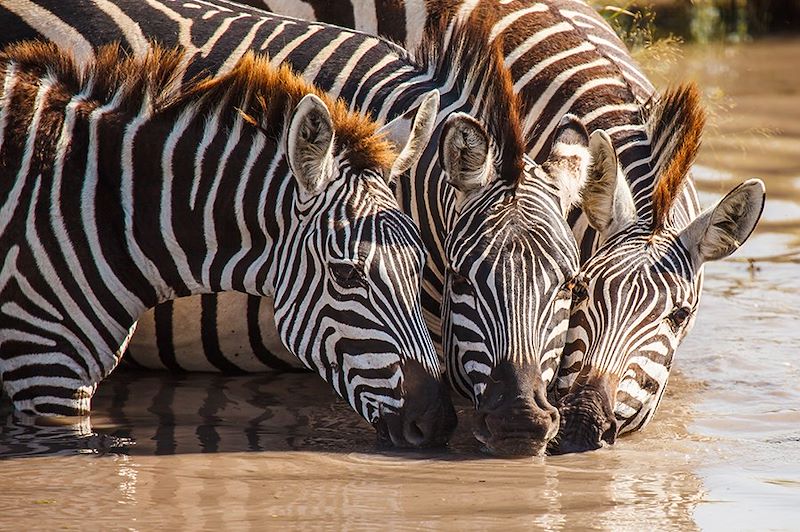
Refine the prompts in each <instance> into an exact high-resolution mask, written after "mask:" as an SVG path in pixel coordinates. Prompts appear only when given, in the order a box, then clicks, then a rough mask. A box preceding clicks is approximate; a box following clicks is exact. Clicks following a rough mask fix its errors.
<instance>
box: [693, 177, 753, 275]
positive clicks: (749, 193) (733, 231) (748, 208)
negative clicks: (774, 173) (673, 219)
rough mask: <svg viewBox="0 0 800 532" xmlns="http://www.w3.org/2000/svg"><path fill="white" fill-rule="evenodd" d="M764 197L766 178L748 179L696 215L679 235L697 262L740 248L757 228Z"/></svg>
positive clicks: (713, 258)
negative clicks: (762, 179)
mask: <svg viewBox="0 0 800 532" xmlns="http://www.w3.org/2000/svg"><path fill="white" fill-rule="evenodd" d="M765 197H766V193H765V187H764V182H763V181H761V180H760V179H749V180H747V181H745V182H744V183H742V184H740V185H739V186H738V187H736V188H734V189H733V190H731V191H730V192H728V194H727V195H726V196H725V197H724V198H722V199H721V200H720V201H719V203H717V204H716V205H714V206H713V207H711V208H709V209H707V210H705V211H704V212H703V213H702V214H700V216H698V217H697V218H695V219H694V220H693V221H692V222H691V223H690V224H689V225H688V226H687V227H686V228H685V229H684V230H683V231H682V232H681V235H680V239H681V241H682V242H683V244H684V245H685V246H686V248H687V249H688V250H689V253H690V254H691V255H692V261H693V262H694V264H695V266H696V267H699V266H700V265H701V264H703V263H705V262H708V261H712V260H719V259H722V258H725V257H727V256H728V255H730V254H731V253H733V252H734V251H736V250H737V249H739V246H741V245H742V244H744V242H745V241H746V240H747V239H748V237H750V235H751V234H752V232H753V230H754V229H755V228H756V224H757V223H758V220H759V219H760V218H761V213H762V211H763V210H764V200H765Z"/></svg>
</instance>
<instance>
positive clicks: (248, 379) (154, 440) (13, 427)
mask: <svg viewBox="0 0 800 532" xmlns="http://www.w3.org/2000/svg"><path fill="white" fill-rule="evenodd" d="M458 410H459V417H460V419H461V420H462V422H461V425H462V426H461V427H460V429H459V430H458V431H457V433H456V435H455V436H454V438H453V440H452V441H451V443H450V445H449V446H448V448H447V449H433V450H423V451H404V450H392V449H386V448H383V447H379V446H378V445H377V444H376V438H375V432H374V430H373V429H372V428H371V427H370V426H369V425H368V424H367V423H366V422H365V421H364V420H363V419H362V418H361V417H360V416H358V415H357V414H356V413H355V412H353V411H352V410H351V409H350V407H349V406H348V405H347V403H346V402H345V401H343V400H341V399H339V398H338V397H336V396H335V395H334V394H333V392H332V391H331V390H330V389H329V387H328V385H327V384H325V383H324V382H322V381H321V380H320V379H319V378H317V377H316V376H315V375H312V374H304V373H289V374H278V373H275V374H269V373H268V374H259V375H239V376H224V375H218V374H187V375H179V374H169V373H164V372H146V371H135V370H128V369H120V370H117V371H116V372H114V373H113V374H112V375H111V377H109V378H108V379H107V380H106V381H104V382H103V383H102V384H101V385H100V387H99V389H98V391H97V394H96V395H95V397H94V399H93V402H92V416H91V418H88V419H84V420H82V422H81V423H80V424H74V425H68V426H41V425H40V424H37V422H36V421H35V420H32V419H25V418H22V417H21V416H19V415H17V414H15V413H14V412H13V408H12V406H11V404H10V403H9V402H8V400H7V398H3V401H1V402H0V422H2V426H0V459H8V458H19V457H24V456H42V455H64V454H98V455H104V454H109V453H112V454H124V455H169V454H190V453H222V452H258V451H272V452H279V451H303V450H306V451H320V452H332V453H351V452H362V453H377V454H381V455H386V456H403V457H406V458H414V457H417V458H431V457H437V458H440V459H446V460H452V459H469V458H483V457H485V455H483V454H481V452H480V449H479V444H478V443H477V442H476V441H474V439H473V438H472V437H471V433H470V430H469V417H470V411H471V408H470V407H469V406H468V405H467V404H466V403H464V402H462V404H461V405H460V407H459V408H458ZM454 449H455V450H457V453H454V452H453V450H454ZM456 457H458V458H456Z"/></svg>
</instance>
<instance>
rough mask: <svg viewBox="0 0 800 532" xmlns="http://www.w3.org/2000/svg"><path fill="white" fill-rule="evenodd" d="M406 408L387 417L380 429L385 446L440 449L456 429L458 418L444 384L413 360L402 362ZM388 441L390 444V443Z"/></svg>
mask: <svg viewBox="0 0 800 532" xmlns="http://www.w3.org/2000/svg"><path fill="white" fill-rule="evenodd" d="M403 389H404V396H403V406H402V407H401V408H400V410H399V411H397V412H396V413H387V414H384V418H385V419H384V422H383V423H382V426H381V427H379V428H378V438H379V440H381V439H382V440H383V442H382V443H389V442H391V445H393V446H395V447H415V448H423V447H441V446H443V445H445V444H447V441H448V440H449V439H450V436H451V435H452V434H453V431H454V430H455V427H456V423H457V418H456V411H455V409H454V408H453V403H452V401H451V400H450V394H449V393H448V391H447V389H446V388H445V386H444V385H443V383H442V382H441V381H440V380H439V379H437V378H435V377H433V376H432V375H431V374H430V373H428V372H427V371H426V370H425V369H424V368H423V366H422V365H421V364H420V363H419V362H416V361H414V360H407V361H405V362H404V363H403ZM387 440H388V441H387Z"/></svg>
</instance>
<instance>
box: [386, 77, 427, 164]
mask: <svg viewBox="0 0 800 532" xmlns="http://www.w3.org/2000/svg"><path fill="white" fill-rule="evenodd" d="M438 112H439V91H438V90H432V91H431V92H429V93H427V94H425V96H423V98H422V102H421V103H420V104H419V106H418V107H417V108H416V109H412V110H410V111H408V112H407V113H405V114H404V115H402V116H398V117H397V118H395V119H394V120H392V121H391V122H389V123H388V124H386V125H385V126H383V127H382V128H380V129H379V130H378V133H383V134H385V135H386V138H388V139H389V140H390V141H392V142H393V143H394V144H395V146H397V147H398V149H399V151H400V153H399V155H398V156H397V159H395V160H394V163H392V168H391V172H390V178H391V179H394V178H396V177H397V176H399V175H401V174H403V173H405V172H406V171H408V169H409V168H411V167H412V166H413V165H414V163H416V162H417V161H418V160H419V158H420V157H421V156H422V153H423V152H424V151H425V148H426V147H427V146H428V143H429V142H430V140H431V135H433V129H434V127H435V126H436V115H437V113H438Z"/></svg>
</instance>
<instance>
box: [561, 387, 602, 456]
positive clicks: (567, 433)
mask: <svg viewBox="0 0 800 532" xmlns="http://www.w3.org/2000/svg"><path fill="white" fill-rule="evenodd" d="M558 410H559V412H560V413H561V427H560V429H559V431H558V436H557V437H556V438H555V439H554V440H553V443H551V445H550V446H549V447H548V452H550V453H551V454H567V453H580V452H585V451H593V450H595V449H600V448H602V447H605V446H607V445H611V444H613V443H614V442H615V441H616V438H617V430H618V423H617V420H616V417H615V416H614V412H613V407H612V405H611V401H610V399H609V398H608V394H606V393H605V391H604V390H602V389H597V388H595V387H592V386H590V387H586V388H582V389H581V390H580V391H578V392H576V393H572V394H569V395H566V396H565V397H564V398H563V399H562V400H561V401H560V402H559V405H558Z"/></svg>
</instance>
